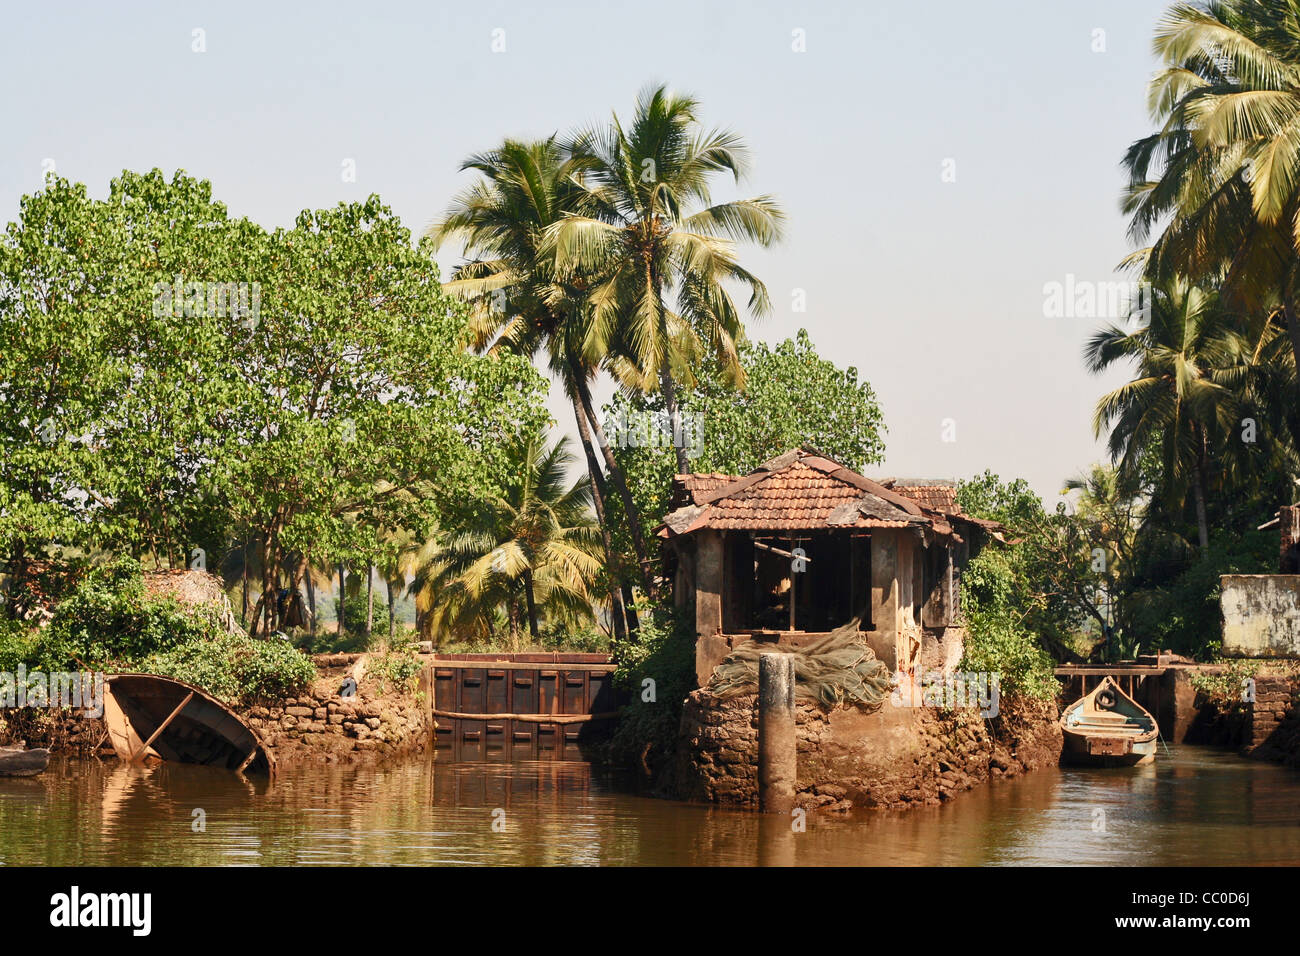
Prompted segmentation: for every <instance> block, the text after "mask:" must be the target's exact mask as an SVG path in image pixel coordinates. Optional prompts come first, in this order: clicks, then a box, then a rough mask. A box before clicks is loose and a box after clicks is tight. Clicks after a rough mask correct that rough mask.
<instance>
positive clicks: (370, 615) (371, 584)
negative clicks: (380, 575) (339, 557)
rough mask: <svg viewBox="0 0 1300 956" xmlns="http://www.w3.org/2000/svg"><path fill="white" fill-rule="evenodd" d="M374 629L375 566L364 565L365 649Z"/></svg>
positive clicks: (368, 644)
mask: <svg viewBox="0 0 1300 956" xmlns="http://www.w3.org/2000/svg"><path fill="white" fill-rule="evenodd" d="M374 629H375V566H374V565H373V564H367V565H366V647H369V646H370V637H371V635H372V634H373V633H374Z"/></svg>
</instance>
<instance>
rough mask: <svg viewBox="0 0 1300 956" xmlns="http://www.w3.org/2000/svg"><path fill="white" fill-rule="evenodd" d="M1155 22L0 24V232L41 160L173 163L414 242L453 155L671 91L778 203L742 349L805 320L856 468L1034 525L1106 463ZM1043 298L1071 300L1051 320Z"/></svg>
mask: <svg viewBox="0 0 1300 956" xmlns="http://www.w3.org/2000/svg"><path fill="white" fill-rule="evenodd" d="M1167 5H1168V4H1167V3H1166V2H1165V0H1158V2H1157V0H1090V2H1087V3H1069V4H1066V3H1044V2H1041V0H1032V2H1010V0H1004V2H997V0H994V2H989V3H984V4H971V3H969V2H965V0H962V2H957V0H932V2H930V3H926V4H911V3H891V4H884V3H869V4H868V3H861V2H853V3H850V2H825V0H821V2H818V3H802V4H800V3H770V2H749V0H747V2H744V3H741V2H731V3H711V2H707V0H687V2H678V0H664V2H659V3H656V4H654V5H649V6H647V5H639V4H609V3H601V2H591V3H558V2H547V3H537V2H527V3H525V2H491V0H489V2H475V3H463V2H458V3H443V2H426V3H414V2H412V3H383V2H366V3H357V2H335V0H326V2H320V3H314V4H304V5H293V6H290V5H287V4H284V5H281V4H273V3H266V2H263V3H245V2H239V0H223V2H219V3H184V2H180V3H166V4H164V3H157V4H148V3H128V2H121V3H113V4H100V3H75V2H70V3H63V4H57V5H45V4H7V9H6V12H5V22H6V27H5V30H4V31H3V32H0V74H2V75H3V78H4V80H5V84H4V85H5V89H6V90H7V91H8V92H7V94H6V96H5V100H4V104H3V106H0V111H2V113H0V118H2V121H0V131H2V132H0V137H3V148H0V212H2V213H3V216H4V220H5V221H9V220H13V219H15V218H16V217H17V215H18V209H19V200H20V198H21V197H22V196H23V195H24V194H27V193H31V192H33V191H35V190H37V189H39V188H40V184H41V182H42V178H43V176H44V174H45V172H46V171H47V170H49V169H51V168H52V169H54V170H56V171H57V172H58V174H59V175H62V176H66V177H68V178H70V179H73V180H77V181H81V182H84V183H86V184H87V186H88V187H89V189H90V192H91V194H92V195H95V196H104V195H106V194H107V191H108V183H109V180H110V178H112V177H113V176H115V175H117V174H118V173H120V172H121V171H122V170H123V169H135V170H146V169H150V168H153V167H158V168H161V169H162V170H164V171H165V172H166V173H167V174H168V175H170V174H171V173H172V172H173V171H174V170H176V169H178V168H182V169H185V170H186V171H187V172H189V173H190V174H192V175H196V176H200V177H202V178H206V179H208V180H210V181H211V182H212V184H213V192H214V196H215V197H216V198H218V199H220V200H221V201H223V202H225V203H226V204H227V206H228V207H229V210H230V212H231V214H232V215H235V216H245V215H246V216H248V217H250V218H252V219H254V220H256V221H258V222H260V223H262V224H263V225H264V226H266V227H268V228H271V227H275V226H282V225H283V226H287V225H290V224H291V223H292V222H293V220H294V218H295V216H296V214H297V213H298V212H299V211H300V210H302V209H305V208H320V207H326V206H332V205H334V204H336V203H338V202H340V201H350V200H359V199H364V198H365V197H366V196H368V195H369V194H371V193H378V194H379V195H380V196H381V197H382V198H383V199H384V201H385V202H386V203H387V204H388V205H390V206H391V207H392V208H393V209H394V210H395V211H396V212H397V214H398V215H400V216H401V217H402V220H403V221H404V222H405V223H406V224H407V225H408V226H409V227H410V228H411V229H412V230H413V231H415V232H416V233H419V232H420V231H422V230H423V229H425V228H426V227H427V226H428V225H429V224H430V223H432V222H434V221H436V220H437V219H438V218H439V216H440V214H441V213H442V212H443V211H444V210H445V208H446V206H447V203H448V201H449V200H450V198H451V197H452V195H453V194H454V193H455V192H456V191H458V190H459V189H460V188H462V187H464V186H465V185H467V184H468V183H469V182H470V181H471V176H470V175H469V174H466V173H460V172H458V167H459V164H460V162H461V161H462V160H463V159H464V158H465V157H467V156H468V155H470V154H471V153H474V152H477V151H481V150H484V149H487V148H490V147H492V146H494V145H496V144H498V143H499V142H500V141H501V140H502V139H503V138H505V137H507V136H511V137H532V136H542V135H548V134H550V133H553V132H556V131H560V132H563V131H567V130H569V129H571V128H573V127H575V126H580V125H584V124H588V123H591V122H599V121H603V120H606V119H607V118H608V117H609V116H610V115H611V113H612V112H614V111H617V112H618V113H619V115H623V116H625V115H628V114H630V113H631V110H632V107H633V104H634V102H635V99H636V94H637V93H638V91H639V90H640V89H642V88H643V87H645V86H646V85H647V84H649V83H667V84H669V85H670V86H671V87H672V88H674V89H676V90H680V91H683V92H689V93H691V94H693V95H695V96H696V97H698V98H699V100H700V101H701V104H702V118H703V120H704V122H705V123H706V124H707V125H721V126H726V127H730V128H732V129H734V130H736V131H737V132H739V133H740V134H742V135H743V136H744V137H745V139H746V140H747V142H748V143H749V145H750V147H751V149H752V158H753V168H752V170H751V173H750V175H749V177H748V179H747V180H746V181H744V182H742V183H741V184H740V185H739V186H738V187H731V186H730V185H729V184H720V186H719V188H718V189H717V190H716V193H715V195H716V196H718V197H721V198H730V197H732V196H737V195H757V194H771V195H774V196H775V197H776V198H777V199H778V200H779V201H780V202H781V203H782V205H783V206H784V208H785V211H786V214H787V217H788V228H787V234H786V237H785V240H784V242H782V243H781V244H780V245H779V246H777V247H774V248H772V249H766V250H764V249H744V250H742V253H741V256H740V258H741V261H742V263H744V264H745V265H746V266H747V267H748V268H750V269H751V271H753V272H754V273H756V274H757V275H758V276H759V277H760V278H762V279H763V280H764V281H765V282H766V284H767V286H768V289H769V291H770V293H771V296H772V299H773V303H774V309H773V313H772V314H771V315H770V316H768V317H766V318H764V319H761V320H757V321H753V322H751V323H750V333H751V336H752V337H754V338H756V339H760V340H762V341H765V342H769V343H775V342H778V341H780V340H782V339H784V338H787V337H790V336H792V335H794V333H795V332H796V331H797V330H798V329H799V328H806V329H808V331H809V333H810V334H811V336H812V340H813V343H814V344H815V346H816V347H817V349H818V350H819V352H820V353H821V354H822V355H823V356H824V357H826V358H829V359H831V360H833V361H835V362H836V363H837V364H839V365H841V366H848V365H852V366H854V367H856V368H857V370H858V372H859V374H860V375H861V376H862V378H864V379H865V380H867V381H869V382H870V383H871V385H872V387H873V388H874V389H875V391H876V393H877V396H878V397H879V400H880V403H881V407H882V410H883V412H884V418H885V422H886V424H887V426H888V434H887V435H886V436H885V449H886V457H885V461H884V463H883V464H882V465H880V466H878V467H876V468H873V469H869V472H870V473H871V474H872V475H874V476H876V477H883V476H889V475H894V476H907V477H935V478H964V477H970V476H972V475H975V474H979V473H981V472H983V471H984V470H985V469H990V470H992V471H994V472H996V473H998V474H999V475H1001V476H1002V477H1003V478H1011V477H1023V478H1026V479H1027V480H1028V481H1029V482H1030V484H1031V485H1032V486H1033V487H1034V489H1035V490H1036V491H1037V492H1038V493H1039V494H1040V495H1042V496H1043V497H1044V499H1045V501H1046V502H1047V503H1048V504H1049V506H1050V505H1051V504H1052V503H1053V502H1054V501H1055V500H1057V496H1058V495H1059V494H1060V491H1061V487H1062V484H1063V482H1064V480H1065V479H1066V478H1068V477H1070V476H1072V475H1075V474H1077V473H1079V472H1080V471H1082V470H1083V469H1084V468H1086V466H1087V465H1088V464H1089V463H1091V462H1093V461H1096V460H1100V459H1102V458H1103V457H1104V455H1105V449H1104V442H1102V441H1098V440H1097V439H1095V438H1094V435H1093V431H1092V411H1093V408H1094V406H1095V404H1096V400H1097V398H1098V397H1099V396H1100V395H1101V394H1102V393H1103V392H1105V391H1106V390H1108V389H1110V388H1113V387H1115V386H1116V385H1118V384H1120V383H1121V382H1122V381H1123V380H1124V370H1123V369H1116V370H1112V371H1111V372H1109V373H1107V374H1106V375H1103V376H1096V375H1092V374H1090V373H1088V372H1087V370H1086V369H1085V368H1084V366H1083V362H1082V359H1081V354H1082V350H1083V346H1084V343H1085V341H1086V340H1087V338H1088V337H1089V335H1090V334H1091V333H1092V332H1093V331H1095V330H1096V329H1097V328H1098V327H1100V326H1101V325H1103V324H1106V323H1107V322H1108V321H1111V320H1113V319H1120V318H1122V315H1119V314H1112V312H1108V311H1107V310H1106V309H1103V308H1092V309H1089V308H1088V307H1087V304H1086V301H1084V299H1083V298H1082V297H1083V296H1085V295H1086V294H1087V293H1086V291H1081V290H1088V289H1092V288H1096V287H1097V286H1098V285H1099V284H1102V283H1113V282H1116V281H1119V280H1125V281H1126V277H1124V276H1122V275H1120V274H1119V273H1117V272H1115V267H1116V266H1117V264H1118V263H1119V261H1120V260H1121V259H1122V258H1123V257H1124V256H1125V255H1126V254H1127V253H1128V252H1130V251H1131V249H1132V246H1131V244H1130V242H1129V240H1128V238H1127V236H1126V220H1125V217H1124V216H1123V215H1122V213H1121V212H1120V209H1119V196H1120V190H1121V188H1122V186H1123V175H1122V172H1121V169H1120V160H1121V158H1122V156H1123V154H1124V150H1125V149H1126V148H1127V146H1128V145H1129V144H1130V143H1131V142H1132V141H1133V140H1135V139H1137V138H1138V137H1140V136H1142V135H1145V134H1146V133H1147V132H1149V131H1150V128H1149V122H1150V121H1149V119H1148V116H1147V112H1146V108H1145V103H1146V83H1147V81H1148V80H1149V78H1150V76H1151V74H1152V73H1153V72H1154V71H1155V69H1156V68H1157V66H1158V64H1157V62H1156V60H1155V59H1154V57H1153V55H1152V53H1151V36H1152V31H1153V28H1154V25H1155V23H1156V21H1157V20H1158V19H1159V18H1160V16H1161V14H1162V13H1163V11H1164V9H1165V8H1166V7H1167ZM349 173H354V175H351V176H349ZM456 252H457V250H455V249H447V250H444V253H443V254H442V255H441V256H440V263H441V265H442V266H443V269H444V275H445V274H446V272H447V271H448V270H449V268H450V267H451V266H452V265H453V264H454V263H455V261H456V258H457V256H456ZM1053 283H1057V284H1059V286H1058V287H1057V288H1055V289H1054V288H1053V286H1052V284H1053ZM1066 289H1068V290H1069V293H1070V295H1069V297H1068V298H1069V300H1070V302H1071V304H1075V303H1076V296H1077V297H1080V298H1078V300H1077V305H1078V307H1077V308H1065V309H1054V308H1053V293H1054V292H1060V291H1062V290H1066ZM1106 298H1107V297H1106V296H1105V295H1104V294H1103V295H1102V296H1101V299H1103V300H1105V299H1106ZM1057 301H1059V297H1058V299H1057ZM801 303H802V307H800V304H801ZM1112 310H1113V305H1112ZM1062 312H1064V313H1065V314H1061V313H1062ZM1080 313H1082V314H1080ZM608 393H609V390H608V388H606V389H605V390H604V391H603V392H600V393H598V398H600V397H601V396H602V395H604V396H607V395H608ZM550 404H551V409H552V415H553V417H554V418H555V419H556V420H557V422H558V423H559V424H560V425H561V427H564V428H566V429H568V430H569V431H570V432H571V431H572V424H571V413H570V411H569V407H568V405H567V403H565V402H564V401H563V399H562V397H561V396H560V395H559V394H558V390H556V389H553V390H552V397H551V403H550Z"/></svg>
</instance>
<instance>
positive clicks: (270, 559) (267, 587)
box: [258, 532, 278, 637]
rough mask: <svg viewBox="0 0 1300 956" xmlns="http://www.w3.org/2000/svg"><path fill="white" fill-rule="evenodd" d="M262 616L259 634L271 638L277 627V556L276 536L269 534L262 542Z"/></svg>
mask: <svg viewBox="0 0 1300 956" xmlns="http://www.w3.org/2000/svg"><path fill="white" fill-rule="evenodd" d="M261 552H262V601H261V603H262V616H261V618H260V619H259V621H258V625H259V632H260V633H261V636H262V637H270V636H271V634H272V633H273V632H274V631H275V625H276V610H277V609H276V597H277V595H276V593H275V584H276V581H275V566H276V562H277V557H278V556H277V555H276V554H275V534H274V532H269V533H267V534H265V535H263V540H262V547H261Z"/></svg>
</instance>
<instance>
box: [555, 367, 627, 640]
mask: <svg viewBox="0 0 1300 956" xmlns="http://www.w3.org/2000/svg"><path fill="white" fill-rule="evenodd" d="M569 398H570V400H571V401H572V402H573V417H574V419H575V420H576V421H577V423H578V437H579V439H581V441H582V450H583V452H584V453H585V454H586V456H587V475H588V476H589V477H590V479H591V503H592V505H593V506H594V507H595V509H596V524H597V525H598V526H599V528H600V542H601V544H602V545H604V548H605V566H606V568H611V569H612V568H613V567H614V546H613V544H612V542H611V540H610V536H609V522H608V521H607V520H606V518H605V482H604V479H603V477H602V476H601V473H600V463H599V462H597V461H596V453H595V452H594V451H592V448H591V431H590V429H589V428H588V427H587V416H586V414H585V413H584V410H583V406H582V403H581V401H580V400H579V398H578V396H577V390H576V389H575V390H573V394H571V395H570V396H569ZM609 602H610V615H609V616H610V623H611V624H612V625H613V627H614V637H615V639H616V640H618V641H620V642H622V641H625V640H627V621H626V620H625V619H624V610H623V597H622V595H621V594H620V593H618V590H617V589H616V588H614V587H611V588H610V589H609Z"/></svg>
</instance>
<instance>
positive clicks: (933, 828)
mask: <svg viewBox="0 0 1300 956" xmlns="http://www.w3.org/2000/svg"><path fill="white" fill-rule="evenodd" d="M1078 863H1083V864H1103V865H1116V864H1148V865H1179V864H1201V865H1212V864H1295V863H1300V772H1297V771H1293V770H1288V769H1285V768H1282V767H1278V766H1274V765H1271V764H1263V763H1257V762H1254V761H1247V760H1242V759H1240V758H1238V757H1236V756H1234V755H1232V754H1226V753H1220V752H1216V751H1211V750H1205V749H1201V748H1187V747H1184V748H1174V749H1173V752H1172V753H1171V754H1165V753H1161V755H1160V756H1159V757H1158V758H1157V760H1156V762H1155V763H1154V764H1153V765H1151V766H1147V767H1135V768H1127V769H1114V770H1074V769H1064V770H1057V769H1050V770H1043V771H1038V772H1036V773H1032V774H1029V775H1027V776H1024V777H1021V778H1018V779H1015V780H1010V781H1002V782H995V783H992V784H989V785H986V786H983V787H980V788H977V789H976V790H973V791H971V792H969V793H967V794H964V795H962V796H960V797H958V798H957V799H956V800H954V801H951V802H950V803H948V804H947V805H945V806H941V807H936V808H932V809H920V810H913V811H911V812H906V813H886V812H870V811H858V812H854V813H851V814H848V815H838V814H836V815H819V814H815V813H814V814H809V815H808V816H807V820H806V829H805V830H804V831H803V832H795V831H794V829H793V828H792V826H791V821H790V820H788V819H784V818H780V817H768V816H762V815H759V814H754V813H747V812H739V811H734V810H722V809H718V808H714V807H706V806H699V805H693V804H685V803H675V802H670V801H665V800H657V799H654V798H652V797H648V796H643V795H639V794H636V793H633V792H631V791H630V790H629V789H628V788H627V787H626V786H624V785H623V781H622V780H621V779H620V778H619V777H618V776H617V775H613V774H611V773H609V772H606V771H602V770H600V769H596V768H592V767H591V766H589V765H587V764H584V763H573V762H540V763H537V762H535V763H516V764H501V763H445V762H443V761H441V760H439V761H433V760H425V759H416V760H413V761H409V762H406V763H403V764H400V765H397V766H394V767H389V768H381V769H357V768H342V767H337V766H332V765H320V766H310V767H301V768H287V769H282V770H281V772H280V774H279V776H277V778H276V779H275V780H274V781H273V782H272V781H267V780H260V781H259V780H255V779H245V778H243V777H240V776H238V775H235V774H231V773H229V772H224V771H216V770H210V769H207V768H202V767H187V766H180V765H171V764H164V765H161V766H158V767H154V768H138V767H126V766H121V765H118V764H117V763H116V762H111V761H110V762H105V763H98V762H96V761H93V760H92V761H74V760H60V759H55V760H53V761H52V762H51V764H50V768H49V770H48V771H47V772H46V773H45V774H44V775H42V776H40V777H35V778H30V779H8V778H0V864H7V865H15V864H26V865H34V864H57V865H68V866H73V865H76V866H80V865H101V864H115V865H128V866H133V865H143V866H151V865H181V866H186V865H205V866H208V865H250V864H253V865H277V866H278V865H295V864H296V865H311V864H352V865H359V864H382V865H425V864H444V865H454V864H543V865H544V864H661V865H679V864H733V865H741V866H751V865H756V864H758V865H767V864H778V865H784V864H795V865H836V864H848V865H855V864H872V865H911V864H964V865H970V864H992V865H1016V864H1078Z"/></svg>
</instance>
